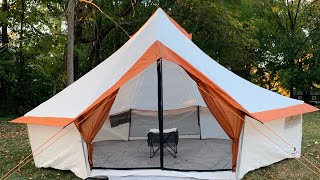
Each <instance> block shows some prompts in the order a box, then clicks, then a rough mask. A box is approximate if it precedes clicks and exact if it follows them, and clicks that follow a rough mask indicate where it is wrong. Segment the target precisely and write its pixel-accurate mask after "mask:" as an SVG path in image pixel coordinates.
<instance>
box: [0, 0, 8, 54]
mask: <svg viewBox="0 0 320 180" xmlns="http://www.w3.org/2000/svg"><path fill="white" fill-rule="evenodd" d="M8 9H9V8H8V2H7V0H2V13H3V14H5V16H6V17H7V16H8V14H7V13H8ZM1 29H2V34H1V40H2V41H1V42H2V48H1V50H3V49H6V48H7V47H6V45H7V44H8V43H9V37H8V23H7V18H6V19H5V21H3V22H2V24H1Z"/></svg>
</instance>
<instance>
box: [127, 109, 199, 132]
mask: <svg viewBox="0 0 320 180" xmlns="http://www.w3.org/2000/svg"><path fill="white" fill-rule="evenodd" d="M163 119H164V122H163V127H164V129H171V128H177V129H178V131H179V135H197V134H199V133H200V132H199V131H200V129H199V124H198V116H197V109H196V107H189V108H184V109H176V110H169V111H164V112H163ZM158 126H159V124H158V112H157V111H146V110H132V111H131V126H130V137H146V136H147V134H148V132H149V130H150V129H154V128H155V129H158Z"/></svg>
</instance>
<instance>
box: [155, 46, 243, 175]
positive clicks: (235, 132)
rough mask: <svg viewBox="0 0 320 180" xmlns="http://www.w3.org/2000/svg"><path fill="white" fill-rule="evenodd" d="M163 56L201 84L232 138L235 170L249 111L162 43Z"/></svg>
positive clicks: (213, 109)
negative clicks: (239, 145)
mask: <svg viewBox="0 0 320 180" xmlns="http://www.w3.org/2000/svg"><path fill="white" fill-rule="evenodd" d="M161 57H163V58H165V59H166V60H169V61H172V62H174V63H176V64H178V65H180V66H181V67H182V68H183V69H184V70H185V71H186V72H187V73H188V74H189V76H190V77H191V78H193V80H194V81H195V82H196V83H197V85H198V86H199V91H200V93H201V95H202V98H203V99H204V101H205V103H206V105H207V106H208V108H209V110H210V112H211V113H212V115H213V116H214V117H215V118H216V119H217V121H218V123H219V124H220V126H221V127H222V128H223V129H224V131H225V132H226V134H227V135H228V136H229V138H230V139H231V140H232V167H233V170H235V168H236V163H237V157H238V144H239V137H240V134H241V130H242V126H243V123H244V121H243V119H244V116H245V114H246V113H247V114H249V112H247V111H246V110H245V109H244V108H243V107H242V106H241V105H240V104H239V103H237V102H236V101H235V100H234V99H233V98H232V97H231V96H229V95H228V94H227V93H226V92H225V91H224V90H223V89H221V88H220V87H219V86H218V85H216V84H215V83H214V82H212V81H211V80H210V79H209V78H208V77H206V76H205V75H204V74H203V73H202V72H200V71H199V70H198V69H196V68H195V67H193V66H192V65H191V64H190V63H188V62H187V61H186V60H185V59H183V58H182V57H181V56H179V55H178V54H176V53H175V52H174V51H172V50H171V49H169V48H168V47H166V46H165V45H163V44H162V43H161ZM222 103H223V104H222ZM235 113H236V114H235ZM241 118H243V119H241Z"/></svg>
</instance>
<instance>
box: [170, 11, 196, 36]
mask: <svg viewBox="0 0 320 180" xmlns="http://www.w3.org/2000/svg"><path fill="white" fill-rule="evenodd" d="M166 15H167V17H168V18H169V19H170V21H171V22H172V23H173V25H175V26H176V28H178V29H179V30H180V31H181V32H182V33H183V34H184V35H185V36H187V37H188V38H189V39H190V40H192V34H191V33H190V34H189V33H188V32H187V31H186V30H185V29H183V28H182V27H181V26H180V24H178V23H177V22H176V21H175V20H174V19H172V18H171V17H170V16H169V15H168V14H167V13H166Z"/></svg>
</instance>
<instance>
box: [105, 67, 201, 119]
mask: <svg viewBox="0 0 320 180" xmlns="http://www.w3.org/2000/svg"><path fill="white" fill-rule="evenodd" d="M162 63H163V67H162V69H163V91H164V92H163V103H164V104H163V108H164V110H172V109H181V108H186V107H190V106H198V105H200V106H206V104H205V103H204V101H203V99H202V97H201V95H200V92H199V90H198V88H197V84H196V83H195V82H194V81H193V80H192V79H191V78H190V76H189V75H188V74H187V73H186V72H185V71H184V70H183V69H182V68H181V67H180V66H178V65H177V64H175V63H173V62H170V61H163V62H162ZM156 65H157V64H156V62H154V63H153V64H152V65H151V66H149V67H148V68H146V69H144V70H143V71H142V72H140V73H139V74H138V75H137V76H135V77H134V78H132V79H131V80H129V81H128V82H126V83H125V84H124V85H123V86H122V87H121V88H120V91H119V93H118V95H117V98H116V100H115V103H114V104H113V106H112V109H111V112H110V114H116V113H119V112H123V111H128V110H130V109H141V110H152V111H156V110H158V103H157V102H158V95H157V92H158V89H157V66H156Z"/></svg>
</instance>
